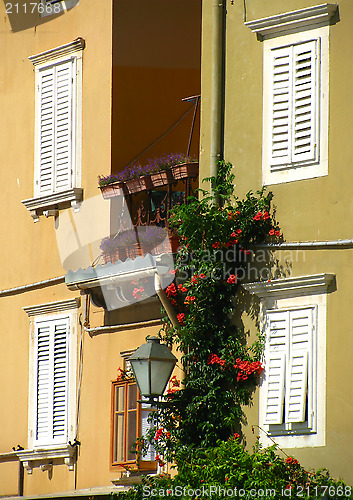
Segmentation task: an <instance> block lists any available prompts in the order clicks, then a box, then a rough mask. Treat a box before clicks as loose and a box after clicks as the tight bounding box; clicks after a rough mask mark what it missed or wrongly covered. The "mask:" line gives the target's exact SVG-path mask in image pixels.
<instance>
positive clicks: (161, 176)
mask: <svg viewBox="0 0 353 500" xmlns="http://www.w3.org/2000/svg"><path fill="white" fill-rule="evenodd" d="M172 182H173V175H172V172H171V170H170V169H168V170H161V171H160V172H156V173H154V174H151V183H152V187H160V186H167V185H168V184H171V183H172Z"/></svg>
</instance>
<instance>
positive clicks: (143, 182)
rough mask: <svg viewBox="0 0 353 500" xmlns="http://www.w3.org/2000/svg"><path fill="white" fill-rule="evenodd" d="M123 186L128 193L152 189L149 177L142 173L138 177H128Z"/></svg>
mask: <svg viewBox="0 0 353 500" xmlns="http://www.w3.org/2000/svg"><path fill="white" fill-rule="evenodd" d="M124 187H125V189H126V191H127V193H129V194H133V193H139V192H140V191H148V190H149V189H152V182H151V177H150V176H149V175H144V176H143V177H139V178H138V179H130V180H129V181H126V182H124Z"/></svg>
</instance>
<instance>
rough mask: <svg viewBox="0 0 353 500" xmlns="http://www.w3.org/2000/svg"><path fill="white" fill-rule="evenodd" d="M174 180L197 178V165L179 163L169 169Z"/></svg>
mask: <svg viewBox="0 0 353 500" xmlns="http://www.w3.org/2000/svg"><path fill="white" fill-rule="evenodd" d="M171 171H172V175H173V177H174V179H175V180H179V179H186V178H187V177H197V176H198V174H199V164H198V163H195V162H194V163H181V164H180V165H175V166H174V167H172V168H171Z"/></svg>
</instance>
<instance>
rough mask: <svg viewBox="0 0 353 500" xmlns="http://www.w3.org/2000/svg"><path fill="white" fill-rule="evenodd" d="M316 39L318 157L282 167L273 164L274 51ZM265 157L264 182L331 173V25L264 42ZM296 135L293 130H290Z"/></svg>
mask: <svg viewBox="0 0 353 500" xmlns="http://www.w3.org/2000/svg"><path fill="white" fill-rule="evenodd" d="M310 41H315V42H316V49H317V61H316V67H317V70H316V71H317V85H316V105H315V117H314V118H315V129H314V130H315V134H316V137H315V138H314V140H315V143H316V151H315V158H314V159H311V160H303V161H299V162H296V161H295V160H294V161H293V162H292V161H291V162H288V163H286V164H284V165H281V167H280V168H278V167H276V166H274V165H272V119H271V118H272V80H273V79H272V73H271V58H272V57H273V53H274V52H273V51H275V50H277V49H280V48H285V47H293V48H294V47H295V46H299V45H300V44H304V43H307V42H310ZM263 44H264V47H263V54H264V56H263V57H264V61H263V68H264V70H263V132H262V136H263V158H262V178H263V184H264V185H272V184H280V183H285V182H293V181H298V180H303V179H311V178H316V177H322V176H325V175H328V113H329V109H328V102H329V95H328V93H329V26H323V27H320V28H313V29H308V30H306V31H301V32H298V33H294V34H293V33H292V34H285V35H283V34H282V36H277V37H274V38H269V39H265V40H264V41H263ZM293 50H294V49H293ZM291 135H293V131H292V132H291Z"/></svg>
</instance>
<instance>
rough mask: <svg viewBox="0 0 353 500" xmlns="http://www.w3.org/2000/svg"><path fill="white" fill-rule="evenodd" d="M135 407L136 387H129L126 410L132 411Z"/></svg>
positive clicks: (133, 385)
mask: <svg viewBox="0 0 353 500" xmlns="http://www.w3.org/2000/svg"><path fill="white" fill-rule="evenodd" d="M136 405H137V385H136V384H130V385H129V395H128V409H129V410H134V409H135V408H136Z"/></svg>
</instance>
